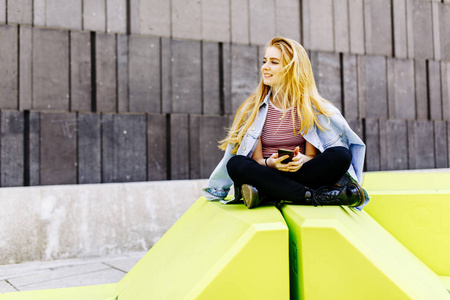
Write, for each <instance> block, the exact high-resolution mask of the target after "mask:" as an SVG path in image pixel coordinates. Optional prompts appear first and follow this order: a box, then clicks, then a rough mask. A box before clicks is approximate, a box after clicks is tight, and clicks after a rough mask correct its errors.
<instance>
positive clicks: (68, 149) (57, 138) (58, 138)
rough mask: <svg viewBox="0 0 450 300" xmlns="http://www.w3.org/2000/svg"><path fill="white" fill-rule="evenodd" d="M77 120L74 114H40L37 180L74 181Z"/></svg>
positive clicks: (49, 181) (75, 172) (51, 181)
mask: <svg viewBox="0 0 450 300" xmlns="http://www.w3.org/2000/svg"><path fill="white" fill-rule="evenodd" d="M76 148H77V119H76V114H74V113H41V115H40V183H41V184H42V185H48V184H75V183H77V171H76V164H77V155H76Z"/></svg>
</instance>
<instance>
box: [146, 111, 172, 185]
mask: <svg viewBox="0 0 450 300" xmlns="http://www.w3.org/2000/svg"><path fill="white" fill-rule="evenodd" d="M147 141H148V142H147V145H148V146H147V148H148V152H147V157H148V159H147V170H148V172H147V173H148V174H147V178H148V180H166V179H168V178H167V175H168V174H167V117H166V115H160V114H149V115H148V116H147Z"/></svg>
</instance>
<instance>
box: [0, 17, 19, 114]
mask: <svg viewBox="0 0 450 300" xmlns="http://www.w3.org/2000/svg"><path fill="white" fill-rule="evenodd" d="M17 34H18V29H17V26H0V41H2V42H1V43H0V57H1V59H0V69H1V70H2V73H1V75H0V76H1V77H0V78H1V80H0V108H1V109H8V108H11V109H17V108H18V101H17V96H18V90H17V86H18V85H17V80H18V76H19V74H18V69H17V66H18V55H17V46H18V45H17Z"/></svg>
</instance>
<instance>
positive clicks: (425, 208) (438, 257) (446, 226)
mask: <svg viewBox="0 0 450 300" xmlns="http://www.w3.org/2000/svg"><path fill="white" fill-rule="evenodd" d="M363 186H364V188H365V189H366V190H367V191H368V193H369V194H370V196H371V201H370V202H369V204H368V205H367V206H366V207H365V208H364V209H365V210H366V211H367V212H368V213H369V214H370V215H371V216H372V217H373V218H374V219H375V220H376V221H377V222H378V223H380V224H381V225H382V226H383V227H384V228H385V229H386V230H387V231H389V232H390V233H391V234H392V235H393V236H394V237H395V238H396V239H398V240H399V241H400V242H401V243H402V244H403V245H405V246H406V247H407V248H408V249H409V250H410V251H411V252H413V253H414V254H415V255H416V256H417V257H418V258H419V259H420V260H422V261H423V262H424V263H425V264H426V265H427V266H428V267H430V268H431V269H432V270H433V271H434V272H435V273H436V274H438V275H441V276H450V172H446V171H427V172H370V173H366V174H365V175H364V180H363Z"/></svg>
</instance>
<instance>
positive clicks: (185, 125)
mask: <svg viewBox="0 0 450 300" xmlns="http://www.w3.org/2000/svg"><path fill="white" fill-rule="evenodd" d="M188 149H189V116H188V115H185V114H171V116H170V162H171V165H170V169H171V171H170V173H171V178H170V179H189V150H188Z"/></svg>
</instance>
